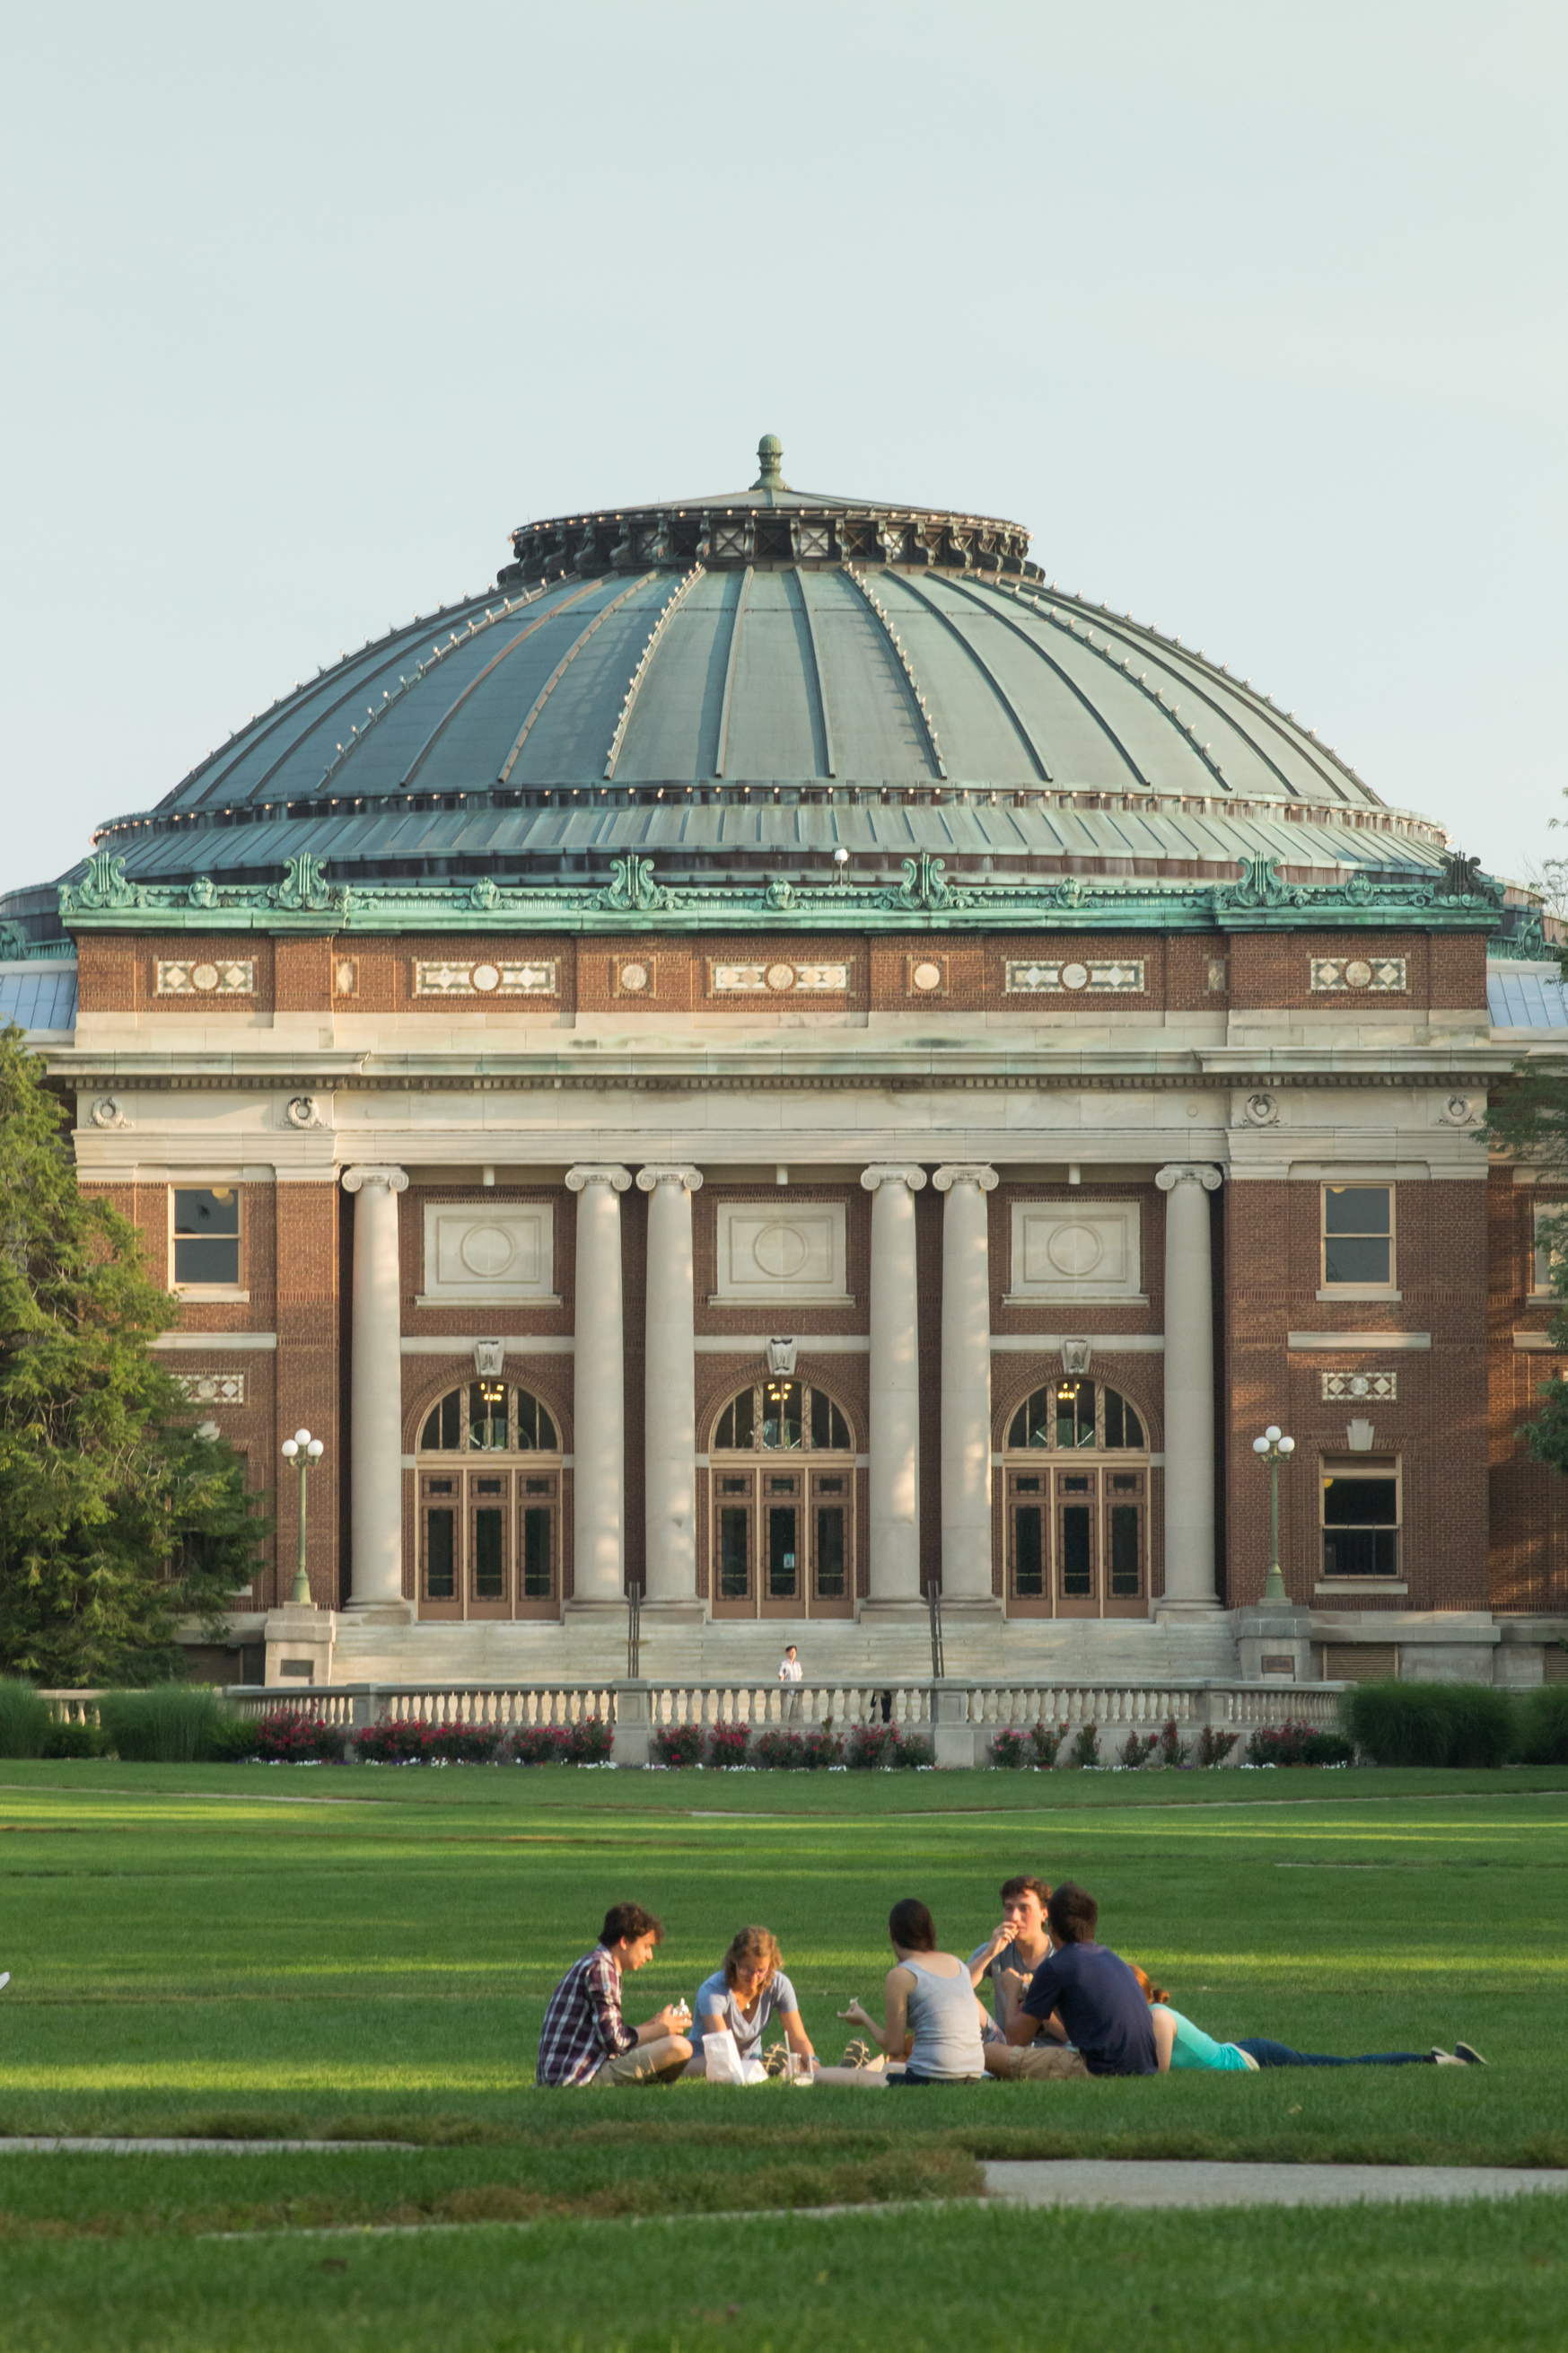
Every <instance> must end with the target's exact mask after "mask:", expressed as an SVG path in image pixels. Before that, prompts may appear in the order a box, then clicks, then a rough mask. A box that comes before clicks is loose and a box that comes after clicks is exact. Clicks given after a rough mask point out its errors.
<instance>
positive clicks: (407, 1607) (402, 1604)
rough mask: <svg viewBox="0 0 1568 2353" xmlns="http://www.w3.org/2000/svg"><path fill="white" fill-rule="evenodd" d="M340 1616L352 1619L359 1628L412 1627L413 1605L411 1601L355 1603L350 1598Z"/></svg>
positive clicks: (344, 1604)
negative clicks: (365, 1626) (366, 1626)
mask: <svg viewBox="0 0 1568 2353" xmlns="http://www.w3.org/2000/svg"><path fill="white" fill-rule="evenodd" d="M342 1616H343V1617H345V1618H353V1620H355V1622H356V1623H357V1624H359V1625H361V1626H364V1625H371V1626H412V1625H413V1623H414V1604H413V1603H412V1602H411V1601H374V1600H371V1601H355V1600H354V1599H353V1597H352V1596H351V1597H350V1599H348V1600H347V1601H345V1602H344V1603H343V1606H342Z"/></svg>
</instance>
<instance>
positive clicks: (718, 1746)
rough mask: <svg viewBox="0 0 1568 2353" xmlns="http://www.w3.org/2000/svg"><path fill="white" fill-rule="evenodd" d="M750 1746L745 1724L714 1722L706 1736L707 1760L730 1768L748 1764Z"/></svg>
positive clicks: (712, 1763) (711, 1763)
mask: <svg viewBox="0 0 1568 2353" xmlns="http://www.w3.org/2000/svg"><path fill="white" fill-rule="evenodd" d="M751 1746H752V1736H751V1732H750V1730H749V1728H748V1727H747V1726H746V1725H743V1724H716V1725H714V1726H713V1729H712V1731H711V1732H710V1734H709V1736H708V1762H709V1764H710V1765H719V1766H725V1767H731V1769H732V1768H733V1767H736V1766H740V1765H745V1764H749V1763H750V1762H751V1761H752V1759H751V1756H750V1750H751ZM758 1761H759V1762H761V1759H760V1758H759V1760H758Z"/></svg>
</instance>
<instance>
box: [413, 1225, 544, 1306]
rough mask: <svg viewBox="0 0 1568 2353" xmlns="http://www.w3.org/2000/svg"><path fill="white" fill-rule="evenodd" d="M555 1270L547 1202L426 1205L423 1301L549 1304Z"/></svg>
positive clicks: (437, 1303)
mask: <svg viewBox="0 0 1568 2353" xmlns="http://www.w3.org/2000/svg"><path fill="white" fill-rule="evenodd" d="M554 1268H555V1250H554V1210H553V1208H552V1205H551V1204H550V1203H549V1202H548V1201H498V1202H496V1203H495V1204H494V1205H493V1206H492V1205H491V1204H490V1203H489V1202H466V1201H465V1202H454V1201H426V1204H425V1288H424V1291H423V1292H422V1293H420V1298H421V1301H422V1302H423V1303H426V1304H429V1305H432V1306H435V1305H440V1304H444V1303H446V1302H447V1301H451V1302H453V1303H456V1302H458V1301H459V1300H468V1301H471V1302H474V1303H479V1304H483V1303H496V1304H498V1305H500V1304H502V1303H510V1302H513V1301H523V1300H538V1301H541V1302H543V1301H547V1300H549V1299H550V1298H551V1296H552V1286H553V1277H554Z"/></svg>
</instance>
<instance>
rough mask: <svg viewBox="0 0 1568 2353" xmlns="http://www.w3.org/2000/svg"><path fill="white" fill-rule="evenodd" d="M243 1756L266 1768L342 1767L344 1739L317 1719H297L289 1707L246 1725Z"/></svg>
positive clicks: (275, 1710)
mask: <svg viewBox="0 0 1568 2353" xmlns="http://www.w3.org/2000/svg"><path fill="white" fill-rule="evenodd" d="M245 1729H246V1739H245V1747H244V1754H245V1755H247V1757H260V1758H261V1760H262V1762H263V1763H264V1764H267V1765H341V1764H342V1756H343V1736H342V1733H341V1732H340V1731H338V1730H337V1729H336V1727H335V1726H334V1725H330V1724H323V1723H322V1722H321V1719H320V1717H318V1716H314V1715H294V1714H293V1713H292V1712H291V1711H290V1710H289V1709H288V1708H286V1707H274V1708H269V1709H268V1713H267V1714H266V1715H263V1716H259V1717H257V1718H255V1719H253V1720H252V1721H251V1722H250V1723H249V1724H247V1725H246V1728H245Z"/></svg>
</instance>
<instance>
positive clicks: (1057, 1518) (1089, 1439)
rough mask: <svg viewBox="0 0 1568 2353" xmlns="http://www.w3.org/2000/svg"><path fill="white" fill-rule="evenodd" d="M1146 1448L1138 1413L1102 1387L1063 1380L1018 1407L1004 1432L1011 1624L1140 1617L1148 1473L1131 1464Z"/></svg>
mask: <svg viewBox="0 0 1568 2353" xmlns="http://www.w3.org/2000/svg"><path fill="white" fill-rule="evenodd" d="M1148 1448H1149V1440H1148V1434H1147V1432H1146V1431H1145V1430H1144V1428H1143V1422H1142V1416H1141V1415H1140V1414H1139V1412H1138V1410H1137V1408H1136V1407H1135V1406H1134V1405H1133V1404H1132V1403H1131V1400H1130V1399H1129V1398H1124V1397H1123V1396H1122V1394H1121V1390H1120V1389H1113V1388H1107V1387H1106V1385H1105V1383H1104V1382H1103V1381H1091V1380H1086V1379H1084V1378H1083V1377H1082V1376H1081V1375H1079V1374H1073V1373H1066V1374H1064V1375H1063V1376H1062V1377H1061V1378H1060V1379H1059V1380H1056V1381H1052V1382H1050V1383H1049V1384H1048V1385H1047V1387H1046V1388H1039V1389H1036V1390H1035V1392H1034V1394H1033V1395H1032V1396H1031V1397H1027V1398H1025V1400H1024V1402H1023V1404H1022V1405H1021V1406H1020V1407H1019V1408H1018V1409H1017V1411H1016V1413H1015V1414H1014V1416H1013V1418H1012V1419H1011V1420H1010V1421H1009V1423H1008V1425H1007V1456H1008V1461H1007V1464H1006V1470H1005V1512H1006V1520H1005V1536H1006V1554H1007V1608H1008V1610H1009V1612H1010V1613H1011V1614H1012V1615H1014V1616H1016V1617H1051V1618H1132V1617H1142V1616H1144V1615H1145V1614H1146V1612H1147V1609H1148V1607H1149V1601H1148V1595H1149V1479H1150V1466H1149V1463H1148V1461H1146V1460H1144V1461H1139V1460H1137V1459H1136V1458H1138V1457H1139V1456H1144V1457H1146V1456H1147V1453H1148ZM1042 1453H1043V1454H1044V1455H1045V1456H1046V1457H1047V1460H1046V1461H1041V1460H1040V1459H1039V1458H1040V1456H1041V1454H1042ZM1100 1454H1110V1456H1112V1457H1113V1458H1115V1457H1120V1460H1119V1461H1118V1460H1115V1459H1113V1460H1112V1461H1110V1462H1105V1463H1100V1462H1097V1461H1096V1460H1095V1457H1096V1456H1097V1455H1100ZM1052 1457H1054V1458H1055V1460H1054V1461H1053V1460H1051V1459H1050V1458H1052Z"/></svg>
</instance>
